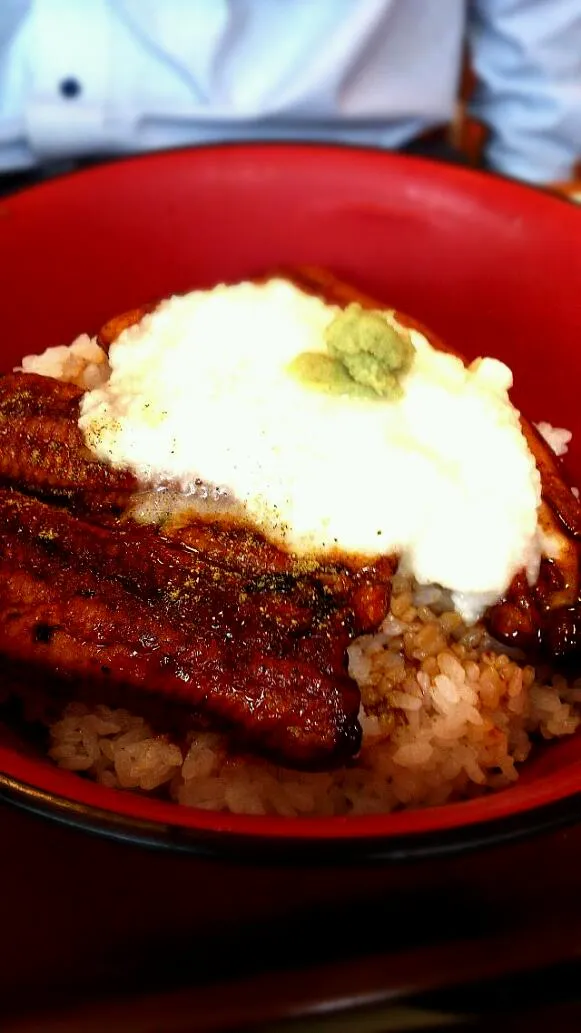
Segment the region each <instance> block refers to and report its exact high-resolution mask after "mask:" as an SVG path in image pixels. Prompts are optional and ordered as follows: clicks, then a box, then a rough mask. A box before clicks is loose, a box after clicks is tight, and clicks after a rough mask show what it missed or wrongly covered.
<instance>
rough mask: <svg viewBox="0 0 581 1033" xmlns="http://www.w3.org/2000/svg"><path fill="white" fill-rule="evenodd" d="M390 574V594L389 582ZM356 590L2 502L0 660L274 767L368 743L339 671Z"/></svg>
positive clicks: (324, 759) (31, 501) (19, 502)
mask: <svg viewBox="0 0 581 1033" xmlns="http://www.w3.org/2000/svg"><path fill="white" fill-rule="evenodd" d="M387 574H388V572H387V571H386V572H385V582H386V584H387V581H388V576H387ZM356 582H357V578H356V577H354V576H345V575H344V574H337V575H334V574H333V572H331V571H329V572H327V573H326V574H321V576H320V577H309V576H306V577H291V576H290V575H288V574H262V575H256V574H252V573H251V574H248V575H246V574H243V573H241V572H239V571H233V570H228V569H226V568H225V567H223V566H219V565H218V564H217V563H215V562H212V561H210V560H207V559H205V558H204V557H203V556H202V555H201V554H199V553H195V552H192V551H191V550H189V549H187V548H186V547H184V546H183V545H180V544H179V543H176V542H172V543H170V542H168V541H166V540H164V539H163V538H162V537H161V536H160V535H158V534H156V532H155V531H154V530H153V529H150V528H145V527H138V526H135V525H119V524H115V525H113V526H99V525H98V524H94V523H91V522H90V521H88V520H84V519H81V518H80V517H78V516H76V515H74V514H72V513H70V512H68V511H66V510H63V509H59V508H57V507H55V506H54V505H50V504H48V503H46V502H43V501H40V500H38V499H36V498H31V497H28V496H25V495H23V494H21V493H20V492H18V491H15V490H11V489H2V490H0V653H1V654H2V656H3V657H4V659H5V660H8V661H9V662H11V663H12V664H13V665H20V666H21V667H22V665H23V664H28V665H30V668H31V669H36V670H37V671H40V672H42V671H44V672H45V673H51V674H56V675H57V676H59V677H61V678H63V679H64V680H65V681H66V682H68V683H69V684H70V686H71V695H72V698H78V697H77V696H76V695H75V693H77V691H81V687H82V685H83V683H84V684H85V685H90V686H92V692H93V693H94V699H95V701H99V700H101V701H102V702H114V703H116V704H117V705H123V703H124V690H125V689H126V688H127V689H128V690H130V691H131V693H132V697H134V696H135V694H136V693H137V694H139V693H142V694H145V695H146V696H148V695H155V696H157V697H159V698H160V699H163V700H168V701H169V702H171V703H172V704H179V705H183V706H185V707H187V708H190V709H191V710H192V711H193V712H199V713H200V714H201V715H202V716H204V717H206V718H210V719H211V720H213V721H214V722H215V723H216V725H217V727H224V728H229V729H232V730H234V732H235V733H237V735H238V738H239V739H240V740H241V741H242V743H243V744H244V745H245V746H246V747H249V748H252V749H255V750H257V751H258V752H261V753H264V754H265V755H268V756H270V757H272V758H274V759H275V760H277V761H279V762H282V763H285V764H290V765H294V766H297V767H305V768H312V769H316V768H319V767H329V766H332V765H333V764H337V763H340V762H342V761H345V760H346V759H348V758H349V757H350V756H351V755H353V754H354V753H356V752H357V750H358V748H359V743H360V734H361V733H360V727H359V724H358V720H357V718H358V710H359V693H358V690H357V687H356V685H355V684H354V683H353V682H352V681H351V680H350V679H349V678H348V676H347V674H346V670H345V655H346V647H347V645H348V643H349V641H350V639H351V637H352V636H353V634H355V633H356V632H357V630H358V629H357V626H356V619H355V616H354V611H353V607H352V605H351V602H350V594H351V593H352V592H353V590H354V589H355V588H356Z"/></svg>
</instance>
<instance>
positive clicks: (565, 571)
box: [280, 266, 581, 669]
mask: <svg viewBox="0 0 581 1033" xmlns="http://www.w3.org/2000/svg"><path fill="white" fill-rule="evenodd" d="M280 275H281V276H282V277H286V278H287V279H290V280H291V281H292V282H293V283H294V284H295V285H296V286H297V287H300V288H301V289H302V290H304V291H307V292H309V293H312V294H316V295H317V296H319V297H322V298H323V299H324V300H325V301H327V302H330V303H331V304H336V305H340V306H342V307H344V306H346V305H348V304H350V303H352V302H358V303H359V304H360V305H362V306H363V307H364V308H385V307H386V306H385V305H384V304H382V303H381V302H379V301H378V300H377V299H376V298H372V297H371V296H370V295H368V294H365V293H363V292H361V291H358V290H357V289H356V288H354V287H353V286H351V285H350V284H348V283H345V282H343V281H342V280H340V279H337V278H336V277H335V276H333V274H332V273H330V272H329V271H328V270H326V269H322V268H320V267H316V266H302V267H299V268H296V269H294V270H292V271H291V272H290V273H287V272H286V271H284V270H283V271H282V272H281V273H280ZM394 314H395V316H396V318H397V320H398V321H399V322H400V323H401V324H402V325H403V326H406V327H408V328H409V329H414V330H418V331H419V332H420V333H421V334H423V335H424V337H426V338H427V339H428V340H429V341H430V343H431V344H432V345H433V346H434V347H435V348H439V349H440V350H441V351H448V352H451V353H453V354H458V353H456V352H453V349H451V348H449V347H448V346H447V345H446V344H445V343H444V342H443V341H442V340H441V339H440V338H438V337H437V336H436V335H435V334H434V333H432V331H430V330H428V329H426V327H425V326H423V325H422V324H421V323H419V322H418V321H417V320H415V319H413V318H412V317H411V316H408V315H406V314H405V313H402V312H399V311H395V313H394ZM458 357H459V358H462V359H463V356H462V355H459V356H458ZM463 361H464V359H463ZM520 421H521V427H522V431H523V434H524V436H525V438H526V440H527V444H528V446H529V448H530V450H531V452H532V454H533V456H534V458H535V461H536V464H537V469H538V471H539V474H540V478H541V488H542V503H541V507H540V510H539V525H540V527H541V529H542V531H543V534H544V538H545V543H546V554H545V555H544V556H543V558H542V561H541V570H540V575H539V578H538V581H537V583H536V584H535V585H532V586H531V585H529V584H528V581H527V578H526V576H525V574H524V572H519V573H518V574H517V575H516V576H515V578H514V579H513V581H512V583H511V585H510V587H509V589H508V591H507V593H506V596H505V598H503V599H501V600H500V602H499V603H498V604H497V605H495V606H493V607H491V608H490V609H489V610H488V612H487V614H486V615H485V620H486V622H487V624H488V626H489V629H490V631H491V633H492V634H493V635H494V636H495V637H496V638H497V639H499V640H500V641H502V642H504V643H506V644H507V645H511V646H518V647H520V648H522V649H523V650H525V651H526V652H530V653H532V654H533V655H541V656H544V657H546V658H547V659H548V660H550V661H552V662H557V663H563V664H564V665H566V666H570V667H572V668H573V669H579V668H581V577H580V559H581V556H580V547H581V503H580V502H579V499H577V498H576V496H575V495H574V493H573V492H572V491H571V487H570V485H569V483H568V481H567V476H566V473H565V470H564V468H563V464H562V462H561V460H560V459H559V458H558V457H557V456H556V455H555V453H554V452H553V450H552V449H551V447H550V446H549V445H548V444H547V442H546V441H545V440H544V438H543V437H542V435H541V434H540V433H539V431H538V430H537V429H536V427H535V426H534V425H533V424H532V423H531V422H530V421H529V420H528V419H527V418H526V417H525V416H523V415H522V414H521V415H520Z"/></svg>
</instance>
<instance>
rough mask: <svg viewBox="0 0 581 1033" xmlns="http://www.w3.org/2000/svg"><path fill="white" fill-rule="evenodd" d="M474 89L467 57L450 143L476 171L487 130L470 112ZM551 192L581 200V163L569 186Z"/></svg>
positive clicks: (474, 82)
mask: <svg viewBox="0 0 581 1033" xmlns="http://www.w3.org/2000/svg"><path fill="white" fill-rule="evenodd" d="M475 86H476V78H475V76H474V72H473V71H472V68H471V66H470V60H469V57H468V55H466V57H465V60H464V67H463V71H462V78H461V81H460V90H459V94H458V104H457V108H456V114H455V117H454V120H453V122H452V124H451V126H450V143H451V144H452V145H453V146H454V147H456V148H457V150H459V151H461V152H462V154H464V155H465V157H466V158H467V160H468V163H469V164H470V165H472V166H474V167H477V166H478V165H480V164H481V162H482V155H483V151H484V147H485V145H486V140H487V136H488V129H487V127H486V126H484V125H483V124H482V123H481V122H478V121H477V119H475V118H472V116H471V115H470V112H469V105H470V98H471V97H472V94H473V92H474V88H475ZM551 188H552V189H554V190H557V191H558V192H559V193H564V194H567V195H568V196H571V197H573V196H574V195H579V196H580V199H581V159H580V160H579V161H578V162H577V165H576V167H575V171H574V173H573V177H572V178H571V179H570V180H568V181H567V182H566V183H554V184H551Z"/></svg>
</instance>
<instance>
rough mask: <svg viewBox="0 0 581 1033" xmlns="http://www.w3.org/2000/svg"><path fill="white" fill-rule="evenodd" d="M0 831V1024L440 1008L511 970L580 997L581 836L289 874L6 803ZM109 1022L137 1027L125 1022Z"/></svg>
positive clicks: (102, 1023) (580, 830)
mask: <svg viewBox="0 0 581 1033" xmlns="http://www.w3.org/2000/svg"><path fill="white" fill-rule="evenodd" d="M0 829H1V830H2V851H1V854H0V876H1V879H2V887H3V892H2V896H1V898H0V899H1V901H2V904H1V908H2V928H3V930H4V937H3V948H2V959H1V960H2V964H1V965H0V1001H1V1002H2V1003H1V1005H0V1013H1V1012H2V1011H3V1012H4V1013H5V1015H6V1014H8V1013H9V1012H12V1011H15V1012H16V1013H18V1014H19V1015H20V1017H21V1018H20V1021H23V1020H22V1014H23V1013H24V1012H26V1010H27V1009H29V1008H31V1007H34V1008H40V1009H41V1010H42V1011H43V1013H44V1014H45V1015H48V1014H50V1009H52V1008H56V1009H57V1010H59V1009H62V1008H65V1009H71V1008H72V1009H73V1013H72V1014H73V1015H76V1016H77V1017H76V1018H74V1019H72V1020H71V1021H72V1025H71V1026H70V1027H69V1026H62V1025H59V1026H58V1029H59V1031H62V1033H68V1030H69V1028H70V1030H71V1033H72V1031H73V1030H76V1031H78V1030H85V1029H87V1030H92V1029H93V1028H94V1029H95V1033H96V1031H97V1030H98V1029H103V1028H108V1029H112V1028H117V1027H115V1023H114V1022H113V1025H112V1024H111V1020H110V1019H106V1017H105V1016H106V1015H107V1009H108V1008H110V1007H112V1005H110V1004H109V1003H107V1002H105V1003H102V1004H101V1005H100V1006H99V1007H101V1008H103V1009H104V1012H103V1015H101V1014H100V1012H99V1010H98V1008H97V1011H96V1012H95V1007H96V1006H92V1009H91V1013H90V1014H91V1015H92V1016H93V1021H94V1022H95V1023H96V1025H95V1026H92V1025H84V1024H82V1023H81V1020H80V1019H79V1017H78V1015H77V1013H76V1012H75V1010H74V1009H75V1008H78V1007H80V1008H81V1014H82V1015H83V1016H84V1019H83V1021H84V1020H85V1019H86V1013H85V1012H84V1011H83V1008H82V1002H83V1001H84V1000H86V999H91V998H98V997H100V996H102V995H105V994H107V993H114V994H117V995H119V994H128V995H129V997H130V1012H131V1015H134V1009H135V1008H136V1007H137V1008H138V1009H139V1008H143V1007H146V1009H147V1012H148V1014H150V1013H151V1011H152V1009H153V1010H155V1008H156V1007H159V1008H163V1009H164V1012H165V1014H166V1019H167V1016H168V1015H169V1014H172V1015H173V1011H172V1009H177V1010H176V1015H175V1021H176V1025H175V1026H174V1025H173V1024H172V1023H171V1022H169V1019H167V1021H166V1022H165V1023H164V1025H163V1027H159V1028H163V1029H164V1033H173V1030H174V1028H175V1030H176V1033H177V1031H178V1030H180V1031H183V1030H185V1029H189V1028H190V1027H189V1026H184V1025H183V1017H184V1010H185V1012H186V1013H187V1014H190V1015H191V1014H192V1012H194V1013H195V1014H196V1015H197V1017H198V1022H199V1023H200V1024H199V1025H196V1026H195V1028H197V1029H206V1028H207V1029H238V1028H244V1026H245V1025H248V1024H247V1023H244V1022H243V1019H245V1018H247V1017H248V1015H250V1017H254V1019H255V1020H256V1021H258V1018H257V1015H258V1016H259V1017H260V1018H261V1019H264V1020H265V1021H266V1019H267V1018H268V1019H274V1018H278V1017H280V1016H283V1015H286V1014H291V1013H298V1014H302V1013H305V1014H306V1013H308V1012H309V1011H310V1010H312V1009H315V1010H317V1011H320V1009H321V1008H323V1007H325V1008H328V1007H338V1006H339V1005H341V1006H345V1007H346V1006H347V1004H350V1005H353V1004H363V1003H369V1002H370V1001H374V1002H376V1003H377V1002H383V1001H385V1002H387V1001H390V1003H391V1004H393V1001H394V1000H399V999H402V1000H406V1001H407V1000H408V999H410V998H412V999H414V1000H417V999H418V998H419V999H420V1000H421V999H423V997H422V995H424V996H425V995H426V994H427V995H428V998H429V994H430V993H432V994H433V992H435V991H437V992H440V994H441V993H442V992H444V991H448V992H449V996H448V997H447V998H446V1002H447V1006H448V1007H450V1001H454V1000H457V993H458V988H461V987H466V986H472V985H473V984H474V983H477V984H480V983H482V981H486V983H487V985H488V981H491V985H496V984H498V981H499V980H500V981H501V983H502V980H503V979H504V980H506V977H507V976H508V975H511V976H512V977H514V978H517V983H518V978H524V977H525V976H526V974H527V973H530V974H532V975H533V976H534V979H536V980H537V984H538V979H537V975H536V974H537V973H538V972H539V971H543V972H544V973H545V974H544V975H543V979H542V982H543V984H544V992H543V1001H544V999H545V997H546V995H547V987H548V986H549V985H551V986H552V985H553V984H552V983H551V982H550V979H548V977H547V975H546V973H547V972H550V973H553V974H555V973H556V976H555V978H557V981H558V988H557V991H556V996H557V998H558V1000H559V1001H560V1002H561V1003H562V1002H563V997H566V998H569V997H570V996H571V994H573V997H574V999H575V1000H576V992H577V988H579V989H581V979H580V978H579V976H580V973H581V967H580V968H579V969H577V963H578V961H579V959H580V958H581V894H579V892H578V887H579V883H580V879H579V874H578V865H579V862H580V859H581V827H577V828H574V829H569V830H561V831H559V832H555V833H551V834H549V835H543V836H539V837H537V838H535V839H534V840H531V841H523V842H520V843H516V844H512V845H508V846H507V845H505V846H503V847H498V848H490V849H487V850H484V851H479V852H476V853H472V854H466V855H464V856H460V857H456V858H454V859H448V860H446V859H439V860H431V861H423V862H417V863H415V864H411V865H410V864H407V865H405V866H399V865H376V866H373V867H367V868H355V867H353V868H339V867H337V868H320V869H316V868H313V869H309V868H304V869H301V870H296V869H292V868H279V869H272V868H270V869H269V868H261V867H260V866H258V865H252V866H243V865H239V866H238V865H235V864H226V863H224V862H217V861H211V860H207V859H198V858H195V857H192V856H187V855H179V854H170V853H166V852H164V851H154V850H149V849H144V848H139V847H136V846H133V845H130V844H127V843H120V842H114V841H108V840H106V839H103V838H100V837H96V836H91V835H88V834H85V833H83V832H80V831H78V830H74V829H71V828H64V827H61V826H58V825H56V824H53V823H51V822H48V821H46V820H45V819H41V818H38V817H35V816H33V815H30V814H27V813H24V812H21V811H19V810H16V809H13V808H12V807H10V806H8V805H4V806H2V807H0ZM514 978H513V983H512V984H511V985H512V990H511V994H512V996H513V997H515V995H518V992H519V991H518V986H517V984H515V983H514ZM551 978H553V977H551ZM559 980H560V982H559ZM515 986H517V989H515ZM526 987H527V989H526V994H527V995H529V996H530V994H531V990H530V980H529V982H526ZM453 992H455V993H456V997H454V994H453ZM450 994H452V996H450ZM144 995H146V1000H147V1005H145V1004H144ZM149 995H151V996H149ZM184 995H185V996H184ZM487 995H488V996H490V991H489V990H487ZM476 999H477V1000H478V1001H480V1003H481V1001H482V994H480V995H478V994H477V998H476ZM515 1000H516V997H515ZM540 1003H543V1002H540ZM540 1003H539V1004H538V1007H539V1008H540ZM553 1004H554V1002H553ZM119 1007H120V1004H119V1002H116V1003H115V1006H114V1012H113V1014H114V1015H115V1016H117V1017H118V1011H117V1009H118V1008H119ZM470 1007H474V1001H473V1000H472V1001H471V1003H470ZM257 1009H258V1012H257ZM233 1015H234V1017H235V1018H236V1023H242V1025H238V1024H235V1025H231V1023H232V1021H233V1018H232V1017H233ZM580 1016H581V1012H578V1013H577V1015H576V1022H577V1024H578V1026H579V1024H581V1018H580ZM205 1020H206V1021H207V1023H208V1025H204V1024H203V1023H204V1021H205ZM47 1021H48V1020H47ZM220 1022H223V1024H220ZM229 1023H230V1024H229ZM0 1026H1V1027H2V1028H3V1029H4V1028H5V1029H6V1030H8V1029H12V1026H6V1027H4V1026H3V1025H2V1023H1V1022H0ZM14 1028H15V1029H16V1028H18V1029H19V1030H20V1029H22V1030H23V1031H24V1030H28V1029H29V1028H30V1029H32V1028H34V1029H35V1030H44V1029H45V1027H44V1026H37V1025H35V1026H34V1027H32V1026H31V1027H28V1026H21V1025H18V1026H17V1027H16V1026H15V1027H14ZM54 1028H55V1030H56V1028H57V1027H56V1026H55V1027H54ZM119 1028H120V1029H121V1028H123V1029H124V1030H125V1031H128V1030H132V1029H133V1028H135V1029H136V1030H137V1029H139V1030H141V1029H142V1028H143V1029H145V1028H146V1027H145V1026H143V1027H142V1026H141V1025H139V1024H138V1025H136V1026H133V1025H131V1023H130V1022H129V1019H128V1018H127V1016H126V1019H125V1020H124V1021H123V1023H122V1024H120V1025H119ZM147 1028H149V1027H147ZM153 1028H155V1029H157V1028H158V1027H157V1026H154V1027H152V1029H153ZM191 1028H194V1027H191ZM251 1028H255V1027H254V1026H252V1027H251ZM256 1028H258V1026H256ZM374 1028H375V1027H374ZM378 1028H379V1027H378ZM381 1028H388V1027H381ZM389 1028H391V1027H389ZM495 1028H497V1026H496V1025H495ZM498 1028H500V1027H498ZM527 1028H528V1029H536V1028H537V1027H536V1026H534V1025H533V1024H531V1023H529V1025H528V1026H527ZM538 1028H540V1027H538ZM560 1028H561V1029H565V1028H569V1027H566V1026H565V1025H563V1024H562V1025H561V1027H560ZM571 1028H575V1026H572V1027H571ZM577 1028H578V1027H577ZM46 1029H47V1033H48V1031H49V1030H52V1026H47V1027H46Z"/></svg>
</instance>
